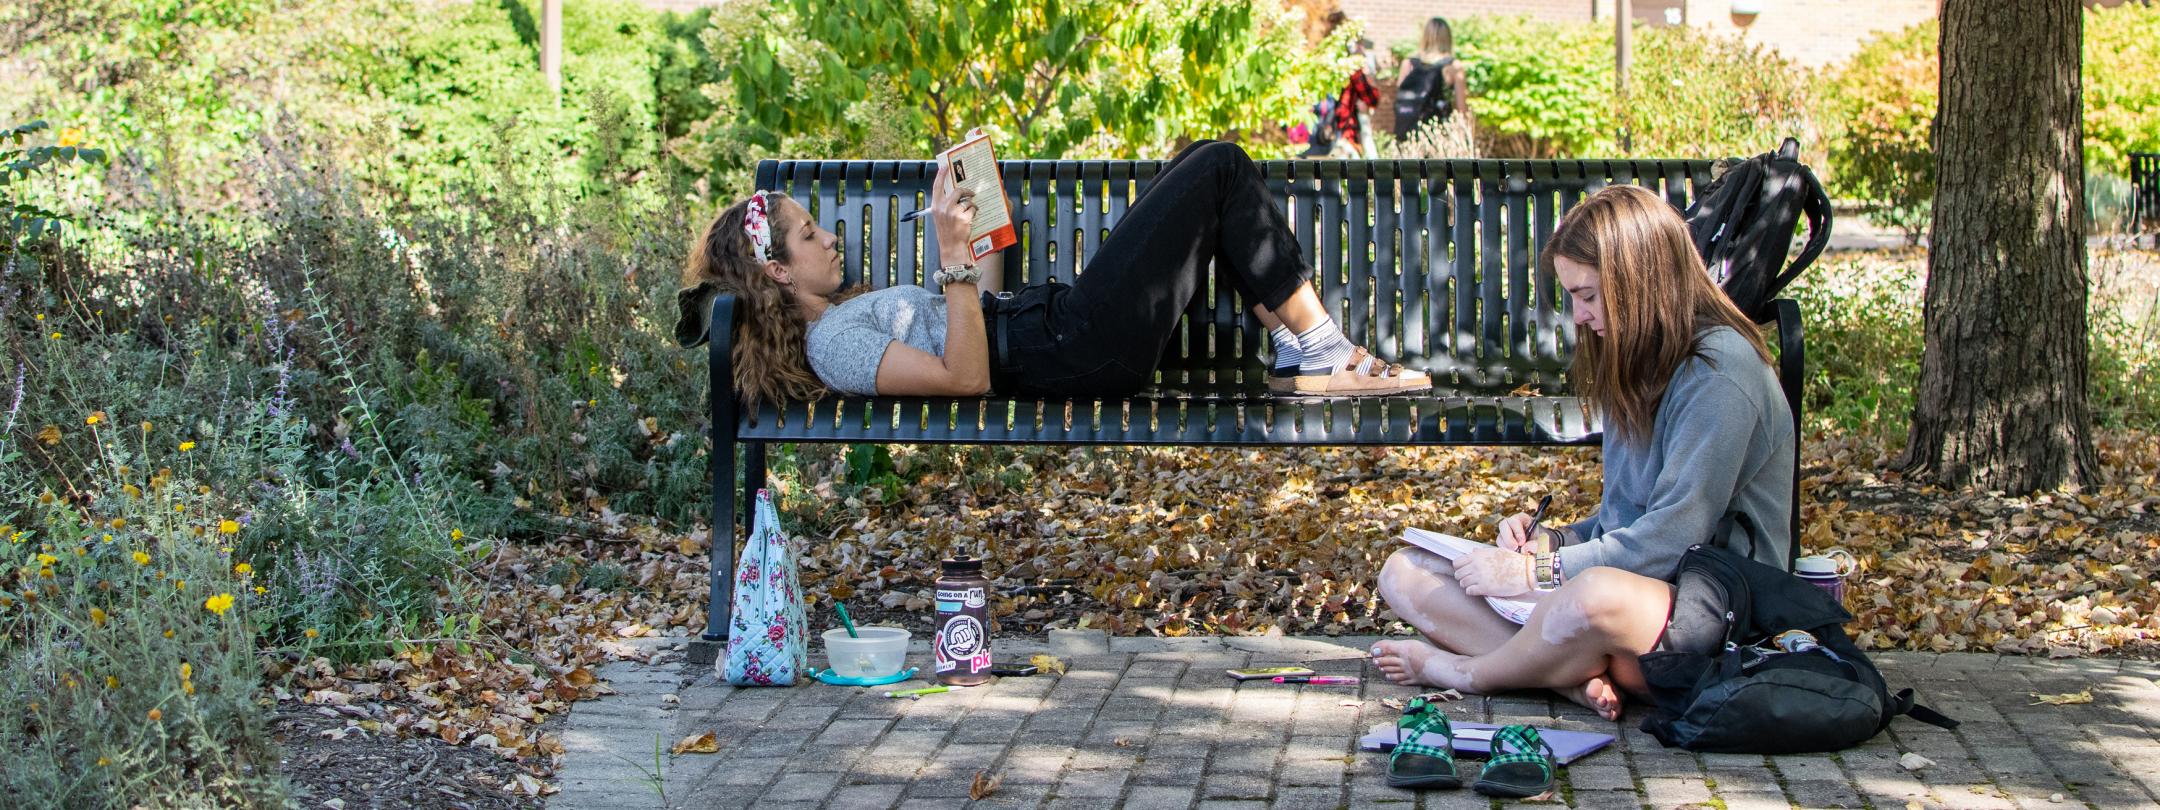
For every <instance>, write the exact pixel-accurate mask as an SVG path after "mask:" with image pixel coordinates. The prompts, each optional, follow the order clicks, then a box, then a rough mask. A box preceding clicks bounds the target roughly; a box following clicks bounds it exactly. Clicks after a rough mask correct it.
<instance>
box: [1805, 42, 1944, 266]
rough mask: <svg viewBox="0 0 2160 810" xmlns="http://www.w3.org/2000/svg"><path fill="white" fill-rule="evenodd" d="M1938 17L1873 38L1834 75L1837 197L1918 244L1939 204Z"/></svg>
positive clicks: (1833, 187) (1832, 180)
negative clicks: (1936, 143)
mask: <svg viewBox="0 0 2160 810" xmlns="http://www.w3.org/2000/svg"><path fill="white" fill-rule="evenodd" d="M1936 31H1937V26H1936V24H1935V22H1934V21H1933V20H1929V21H1927V22H1923V23H1919V24H1917V25H1914V26H1912V27H1910V28H1906V29H1905V30H1903V31H1896V32H1891V33H1886V34H1882V35H1879V36H1875V37H1872V38H1870V39H1869V40H1868V41H1867V42H1866V43H1865V44H1863V45H1862V46H1861V47H1860V50H1859V52H1857V53H1855V54H1853V58H1852V61H1850V62H1848V63H1846V65H1845V67H1844V68H1843V69H1842V70H1840V71H1839V72H1838V73H1837V74H1836V75H1835V77H1833V78H1832V79H1831V81H1830V92H1829V93H1828V98H1829V102H1828V107H1829V112H1828V117H1829V118H1830V120H1831V121H1833V122H1834V123H1833V129H1832V132H1831V137H1830V167H1829V171H1828V172H1827V174H1828V175H1829V176H1828V178H1827V179H1828V181H1829V182H1828V184H1827V185H1828V186H1829V190H1830V193H1831V195H1832V196H1837V197H1848V198H1853V199H1857V200H1860V201H1861V203H1862V205H1863V206H1864V207H1865V210H1866V212H1867V216H1868V219H1870V220H1872V221H1874V222H1878V223H1881V224H1884V225H1889V226H1891V227H1894V228H1898V229H1900V230H1903V231H1904V232H1905V235H1906V238H1907V240H1908V241H1911V242H1915V243H1917V242H1918V240H1919V237H1920V235H1921V234H1922V233H1924V232H1926V230H1927V227H1928V218H1929V216H1930V213H1931V212H1932V211H1933V209H1934V204H1935V148H1934V141H1933V137H1934V135H1933V133H1932V132H1931V128H1932V127H1933V126H1934V122H1935V95H1936V85H1937V83H1938V82H1937V71H1938V68H1937V65H1936V56H1935V40H1936V36H1937V34H1936Z"/></svg>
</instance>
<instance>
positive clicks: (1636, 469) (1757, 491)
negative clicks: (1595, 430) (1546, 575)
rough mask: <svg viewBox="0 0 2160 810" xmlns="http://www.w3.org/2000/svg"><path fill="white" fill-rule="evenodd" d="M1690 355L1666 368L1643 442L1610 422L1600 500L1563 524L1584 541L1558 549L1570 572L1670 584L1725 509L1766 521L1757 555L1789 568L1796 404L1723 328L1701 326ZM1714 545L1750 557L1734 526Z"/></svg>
mask: <svg viewBox="0 0 2160 810" xmlns="http://www.w3.org/2000/svg"><path fill="white" fill-rule="evenodd" d="M1699 339H1700V344H1699V351H1698V352H1697V356H1695V357H1693V358H1690V359H1689V360H1688V361H1687V362H1685V363H1683V364H1681V366H1680V369H1679V370H1678V371H1676V372H1674V373H1673V378H1672V383H1671V385H1669V386H1668V387H1667V388H1666V389H1665V397H1664V399H1663V400H1662V401H1660V402H1659V403H1658V409H1657V418H1656V420H1655V424H1654V426H1653V427H1652V429H1651V434H1650V436H1649V437H1648V440H1647V441H1644V442H1641V443H1630V442H1627V441H1625V440H1622V439H1621V438H1620V437H1619V436H1618V435H1617V434H1616V433H1615V432H1614V431H1613V429H1612V427H1611V426H1609V425H1608V426H1607V428H1606V431H1605V438H1604V444H1603V447H1604V459H1605V497H1604V499H1603V500H1602V501H1600V502H1599V503H1598V509H1597V512H1596V513H1595V514H1592V515H1591V516H1590V517H1589V518H1588V519H1586V520H1584V521H1582V522H1580V523H1577V524H1574V525H1573V526H1571V527H1569V528H1572V529H1574V530H1575V532H1576V535H1577V536H1578V537H1581V538H1583V540H1582V542H1580V543H1576V544H1573V545H1569V546H1566V547H1563V548H1561V549H1560V567H1561V570H1562V572H1563V573H1565V574H1566V575H1569V576H1573V575H1575V574H1579V573H1582V572H1583V571H1586V570H1588V569H1590V568H1592V567H1594V566H1600V565H1609V566H1612V567H1614V568H1620V569H1625V570H1627V571H1632V572H1634V573H1637V574H1641V575H1643V576H1646V577H1653V578H1657V579H1665V580H1670V579H1671V578H1672V575H1673V573H1674V569H1675V568H1676V567H1677V566H1678V565H1679V562H1680V555H1681V554H1683V553H1685V552H1686V551H1687V548H1688V546H1690V545H1694V544H1696V543H1700V542H1703V541H1704V540H1707V539H1709V538H1710V533H1711V532H1712V531H1713V530H1715V529H1716V528H1717V524H1718V521H1719V520H1720V519H1722V518H1723V517H1724V516H1725V513H1726V512H1727V511H1728V510H1731V509H1738V510H1740V511H1742V512H1746V513H1747V514H1748V515H1749V516H1750V517H1753V518H1754V519H1755V525H1756V526H1758V527H1761V529H1762V535H1761V538H1760V539H1759V540H1758V541H1757V543H1756V546H1755V551H1754V557H1755V559H1757V560H1759V561H1761V562H1764V563H1768V564H1770V565H1774V566H1777V567H1778V568H1780V569H1782V568H1784V567H1785V550H1786V548H1787V547H1788V546H1790V545H1791V544H1792V527H1791V523H1790V521H1791V519H1792V485H1793V454H1794V453H1795V452H1796V444H1795V442H1794V440H1793V425H1792V409H1791V408H1790V407H1789V406H1787V405H1786V403H1785V395H1784V393H1783V392H1782V391H1781V390H1779V387H1778V380H1777V375H1776V374H1775V373H1773V372H1772V371H1771V370H1770V367H1769V366H1767V365H1764V364H1763V362H1762V360H1761V359H1760V358H1758V357H1756V355H1755V349H1754V347H1753V346H1750V345H1749V344H1748V341H1747V339H1746V338H1744V337H1741V336H1740V333H1738V332H1735V331H1733V330H1732V329H1731V328H1730V327H1723V326H1720V327H1716V328H1713V329H1710V330H1706V331H1705V332H1703V333H1702V334H1701V335H1700V336H1699ZM1720 542H1722V543H1724V544H1725V545H1726V547H1727V548H1730V549H1733V550H1734V551H1738V552H1740V553H1743V554H1745V553H1747V543H1748V541H1747V538H1746V537H1745V536H1744V535H1743V534H1742V533H1741V532H1740V530H1739V529H1738V528H1737V527H1735V528H1734V530H1733V533H1732V536H1731V537H1727V538H1723V539H1722V540H1721V541H1720Z"/></svg>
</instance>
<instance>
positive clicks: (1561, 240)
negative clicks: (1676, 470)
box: [1538, 185, 1770, 442]
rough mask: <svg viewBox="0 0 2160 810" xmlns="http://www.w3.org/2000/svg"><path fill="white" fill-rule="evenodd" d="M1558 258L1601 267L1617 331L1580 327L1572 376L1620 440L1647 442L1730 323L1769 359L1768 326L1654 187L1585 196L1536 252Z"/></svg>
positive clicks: (1609, 318) (1546, 260)
mask: <svg viewBox="0 0 2160 810" xmlns="http://www.w3.org/2000/svg"><path fill="white" fill-rule="evenodd" d="M1557 256H1566V257H1567V258H1569V259H1571V260H1573V261H1576V262H1580V263H1582V264H1584V265H1588V266H1590V267H1593V268H1596V269H1597V274H1598V282H1599V290H1600V292H1599V294H1600V295H1601V296H1602V297H1603V299H1604V302H1603V303H1604V307H1605V324H1606V328H1605V331H1606V333H1607V334H1609V335H1611V337H1600V336H1598V334H1597V333H1595V332H1592V331H1590V330H1588V329H1582V330H1578V331H1577V332H1576V340H1577V343H1576V346H1575V361H1574V368H1573V369H1572V372H1571V373H1572V374H1573V376H1574V378H1575V384H1576V388H1577V393H1579V394H1580V395H1581V396H1582V398H1583V400H1584V401H1585V402H1586V403H1587V404H1588V405H1589V406H1590V407H1592V408H1595V409H1598V410H1599V411H1601V412H1602V413H1603V414H1604V417H1605V421H1606V423H1607V424H1608V426H1609V427H1610V428H1616V429H1617V430H1618V431H1619V435H1620V437H1621V438H1623V439H1627V440H1629V441H1635V442H1640V441H1645V440H1647V439H1648V438H1649V436H1650V432H1651V429H1652V428H1653V426H1655V424H1656V422H1657V409H1658V404H1659V403H1660V402H1662V401H1663V400H1664V397H1665V387H1666V386H1667V385H1668V384H1670V383H1671V382H1672V377H1673V374H1674V373H1676V372H1678V371H1679V370H1680V366H1681V364H1683V363H1686V362H1687V361H1688V358H1691V357H1695V356H1698V355H1699V354H1701V351H1702V341H1701V333H1702V331H1703V330H1705V329H1709V328H1712V327H1716V326H1730V327H1732V328H1733V331H1736V332H1739V333H1740V336H1741V337H1744V338H1747V340H1748V342H1749V343H1751V344H1753V345H1754V347H1755V354H1756V356H1757V357H1759V358H1761V360H1762V362H1763V363H1764V364H1765V365H1768V364H1769V362H1770V349H1769V347H1768V346H1766V345H1764V344H1763V338H1762V331H1761V330H1760V329H1759V328H1758V327H1756V325H1755V323H1754V322H1753V321H1750V320H1748V317H1747V316H1746V315H1743V314H1741V312H1740V308H1739V307H1736V306H1734V305H1733V303H1732V301H1731V300H1730V299H1727V298H1726V297H1725V293H1724V291H1722V290H1719V289H1718V288H1717V285H1716V284H1713V283H1711V281H1710V273H1709V271H1707V270H1706V269H1704V267H1703V261H1702V257H1701V256H1699V255H1697V254H1696V252H1695V243H1694V240H1693V239H1691V238H1690V237H1689V236H1688V229H1687V222H1686V221H1684V220H1682V219H1681V218H1680V213H1679V212H1678V211H1674V210H1673V207H1672V206H1671V205H1669V204H1667V203H1666V202H1665V200H1664V199H1663V198H1661V197H1659V196H1658V195H1657V194H1655V193H1653V192H1651V191H1650V190H1648V189H1645V188H1642V187H1640V186H1632V185H1615V186H1607V187H1605V188H1604V189H1601V190H1599V191H1598V192H1597V193H1595V194H1591V195H1590V196H1589V197H1587V198H1584V199H1583V201H1582V202H1581V203H1579V204H1577V205H1576V206H1575V207H1574V209H1572V210H1570V211H1568V212H1567V216H1566V217H1565V218H1564V219H1563V220H1562V221H1561V223H1560V227H1559V228H1558V229H1556V230H1554V231H1553V235H1552V239H1550V240H1549V241H1547V242H1546V243H1545V249H1544V250H1543V251H1542V252H1540V253H1539V254H1538V267H1539V269H1540V270H1542V271H1543V272H1545V273H1552V272H1553V259H1554V257H1557Z"/></svg>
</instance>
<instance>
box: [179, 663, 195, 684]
mask: <svg viewBox="0 0 2160 810" xmlns="http://www.w3.org/2000/svg"><path fill="white" fill-rule="evenodd" d="M193 677H195V665H194V664H190V663H188V662H186V661H182V662H180V680H183V681H184V680H187V679H189V678H193Z"/></svg>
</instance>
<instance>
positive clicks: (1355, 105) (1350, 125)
mask: <svg viewBox="0 0 2160 810" xmlns="http://www.w3.org/2000/svg"><path fill="white" fill-rule="evenodd" d="M1379 104H1380V91H1378V90H1375V89H1373V84H1372V80H1371V79H1368V78H1366V77H1365V69H1364V68H1358V72H1356V73H1352V74H1350V83H1349V84H1346V85H1343V89H1342V95H1341V96H1338V97H1336V99H1335V131H1336V132H1339V133H1342V139H1343V140H1344V141H1346V142H1349V143H1357V142H1358V113H1359V112H1362V111H1364V110H1369V109H1372V108H1374V107H1376V106H1379Z"/></svg>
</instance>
